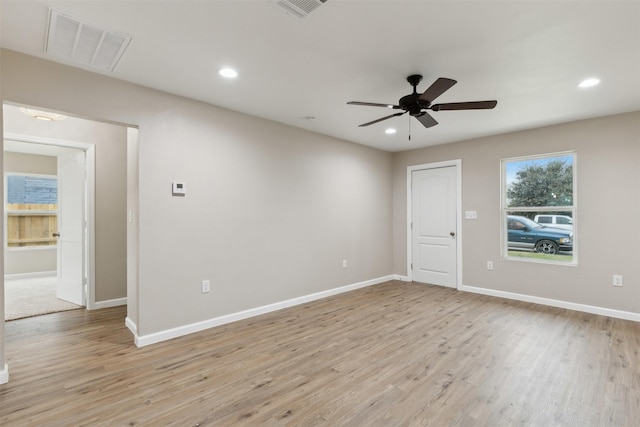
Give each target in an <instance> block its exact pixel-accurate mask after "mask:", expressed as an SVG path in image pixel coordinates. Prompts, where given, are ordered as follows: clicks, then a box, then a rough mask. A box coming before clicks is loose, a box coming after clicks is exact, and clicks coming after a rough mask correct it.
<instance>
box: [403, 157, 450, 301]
mask: <svg viewBox="0 0 640 427" xmlns="http://www.w3.org/2000/svg"><path fill="white" fill-rule="evenodd" d="M450 166H455V168H456V181H457V183H456V186H457V188H456V228H457V231H456V239H457V247H456V289H460V287H461V286H462V159H455V160H447V161H442V162H436V163H426V164H421V165H413V166H407V280H408V281H413V268H412V266H411V263H412V260H413V245H412V239H413V234H412V230H411V223H412V222H413V217H412V189H411V188H412V184H413V183H412V173H413V171H418V170H424V169H436V168H443V167H450Z"/></svg>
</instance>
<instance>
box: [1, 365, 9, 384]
mask: <svg viewBox="0 0 640 427" xmlns="http://www.w3.org/2000/svg"><path fill="white" fill-rule="evenodd" d="M8 382H9V366H7V365H6V364H5V365H4V369H3V370H2V371H0V384H5V383H8Z"/></svg>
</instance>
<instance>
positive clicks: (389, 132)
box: [384, 128, 397, 135]
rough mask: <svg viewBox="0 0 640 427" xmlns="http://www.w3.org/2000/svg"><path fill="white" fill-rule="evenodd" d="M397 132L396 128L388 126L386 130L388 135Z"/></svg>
mask: <svg viewBox="0 0 640 427" xmlns="http://www.w3.org/2000/svg"><path fill="white" fill-rule="evenodd" d="M396 132H397V131H396V130H395V129H394V128H388V129H386V130H385V131H384V133H386V134H387V135H393V134H394V133H396Z"/></svg>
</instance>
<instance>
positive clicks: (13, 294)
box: [4, 277, 82, 320]
mask: <svg viewBox="0 0 640 427" xmlns="http://www.w3.org/2000/svg"><path fill="white" fill-rule="evenodd" d="M4 292H5V294H4V295H5V307H4V308H5V310H4V313H5V315H4V319H5V320H15V319H22V318H24V317H31V316H39V315H41V314H48V313H56V312H58V311H67V310H75V309H78V308H82V306H79V305H76V304H72V303H70V302H67V301H64V300H61V299H58V298H57V297H56V278H55V277H37V278H31V279H8V280H5V281H4Z"/></svg>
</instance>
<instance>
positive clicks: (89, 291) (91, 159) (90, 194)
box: [4, 133, 96, 310]
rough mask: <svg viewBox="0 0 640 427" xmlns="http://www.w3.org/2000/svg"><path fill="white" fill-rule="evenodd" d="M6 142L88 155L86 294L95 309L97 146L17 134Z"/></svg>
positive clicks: (9, 136) (10, 134) (86, 302)
mask: <svg viewBox="0 0 640 427" xmlns="http://www.w3.org/2000/svg"><path fill="white" fill-rule="evenodd" d="M4 140H5V141H16V142H26V143H30V144H41V145H55V146H58V147H66V148H76V149H80V150H83V151H84V152H85V153H86V180H87V182H86V192H87V193H86V201H85V203H86V205H87V216H86V218H85V220H86V221H87V232H86V242H87V244H86V248H85V251H86V260H85V265H86V275H87V284H86V292H85V307H86V309H87V310H93V309H95V308H96V307H95V305H96V296H95V264H96V250H95V249H96V246H95V237H96V229H95V200H96V199H95V181H96V178H95V171H96V147H95V144H91V143H87V142H78V141H68V140H61V139H53V138H43V137H38V136H31V135H20V134H15V133H6V134H5V135H4Z"/></svg>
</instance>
